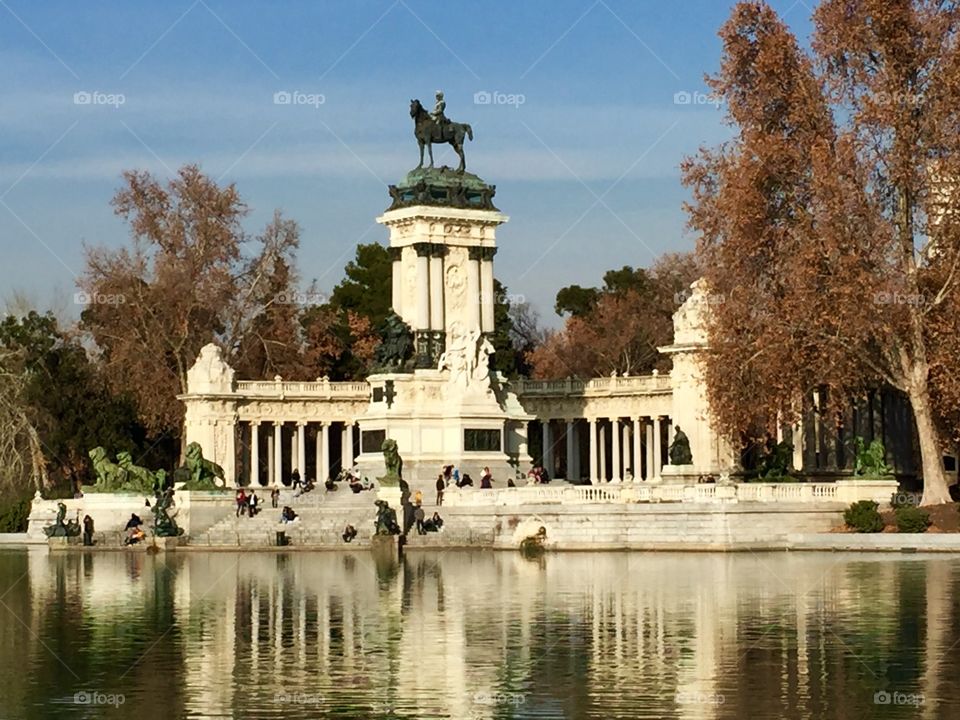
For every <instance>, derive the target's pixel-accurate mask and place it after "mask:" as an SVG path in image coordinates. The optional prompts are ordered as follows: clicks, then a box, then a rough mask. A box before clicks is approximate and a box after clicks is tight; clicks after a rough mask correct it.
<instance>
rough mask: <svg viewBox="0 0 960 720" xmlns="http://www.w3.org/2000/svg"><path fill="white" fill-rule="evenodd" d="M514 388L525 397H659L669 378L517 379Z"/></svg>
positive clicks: (667, 376)
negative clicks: (646, 395) (645, 395)
mask: <svg viewBox="0 0 960 720" xmlns="http://www.w3.org/2000/svg"><path fill="white" fill-rule="evenodd" d="M513 389H514V391H515V392H516V393H517V395H519V396H520V397H523V396H524V395H548V396H553V395H583V396H587V397H589V396H604V395H644V394H650V395H654V394H656V395H659V394H661V393H665V392H670V391H671V384H670V376H669V375H637V376H635V377H633V376H626V377H622V376H617V377H602V378H593V379H592V380H577V379H575V378H566V379H564V380H526V379H523V378H521V379H519V380H517V381H516V382H514V384H513Z"/></svg>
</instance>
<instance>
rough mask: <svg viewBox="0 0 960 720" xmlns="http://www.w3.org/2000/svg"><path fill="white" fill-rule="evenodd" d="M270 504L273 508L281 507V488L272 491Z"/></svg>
mask: <svg viewBox="0 0 960 720" xmlns="http://www.w3.org/2000/svg"><path fill="white" fill-rule="evenodd" d="M270 504H271V505H272V506H273V507H279V506H280V488H278V487H275V488H273V490H271V491H270Z"/></svg>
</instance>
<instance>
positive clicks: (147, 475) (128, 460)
mask: <svg viewBox="0 0 960 720" xmlns="http://www.w3.org/2000/svg"><path fill="white" fill-rule="evenodd" d="M117 465H119V466H120V467H121V468H123V470H124V472H126V474H127V480H126V484H125V487H126V489H128V490H136V491H138V492H153V489H154V485H155V484H156V480H157V476H156V474H155V473H153V472H151V471H150V470H147V469H146V468H145V467H140V466H139V465H134V464H133V456H132V455H131V454H130V453H128V452H127V451H126V450H124V451H122V452H118V453H117Z"/></svg>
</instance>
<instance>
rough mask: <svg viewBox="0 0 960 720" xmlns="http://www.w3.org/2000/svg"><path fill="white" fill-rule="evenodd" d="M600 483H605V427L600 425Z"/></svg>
mask: <svg viewBox="0 0 960 720" xmlns="http://www.w3.org/2000/svg"><path fill="white" fill-rule="evenodd" d="M599 443H600V473H599V475H598V477H599V480H600V482H602V483H605V482H607V426H606V425H600V439H599Z"/></svg>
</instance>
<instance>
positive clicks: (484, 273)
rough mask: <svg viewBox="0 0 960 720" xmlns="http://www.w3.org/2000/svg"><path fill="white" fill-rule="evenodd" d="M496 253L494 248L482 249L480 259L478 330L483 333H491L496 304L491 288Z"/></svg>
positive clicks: (492, 288)
mask: <svg viewBox="0 0 960 720" xmlns="http://www.w3.org/2000/svg"><path fill="white" fill-rule="evenodd" d="M496 253H497V249H496V248H492V247H487V248H483V254H482V255H481V259H480V299H481V305H482V308H481V316H480V329H481V331H483V332H485V333H492V332H493V310H494V306H495V303H496V298H495V297H494V287H493V256H494V255H496Z"/></svg>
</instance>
